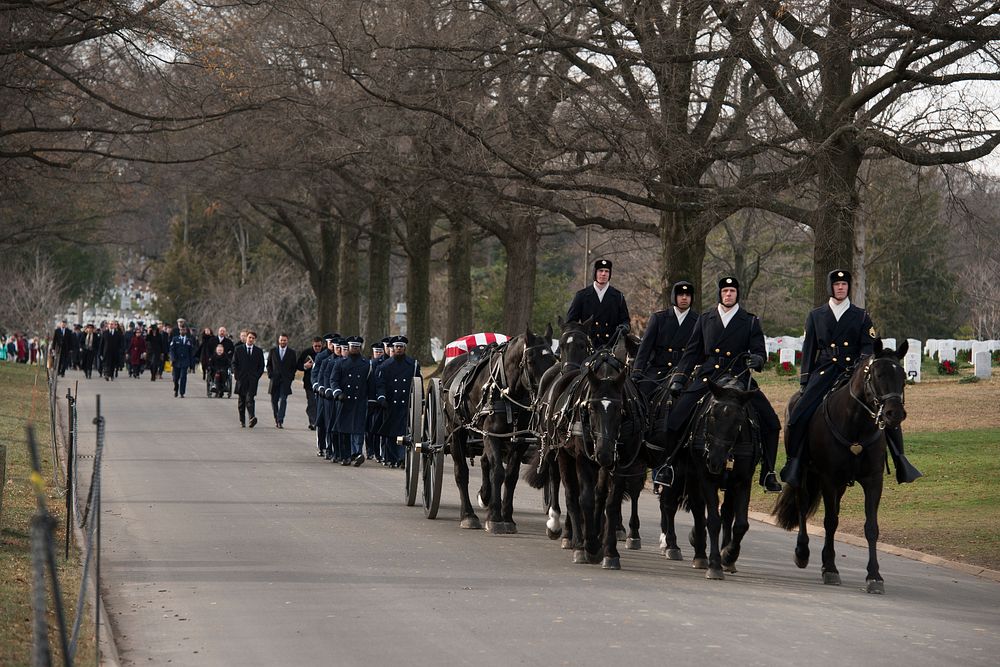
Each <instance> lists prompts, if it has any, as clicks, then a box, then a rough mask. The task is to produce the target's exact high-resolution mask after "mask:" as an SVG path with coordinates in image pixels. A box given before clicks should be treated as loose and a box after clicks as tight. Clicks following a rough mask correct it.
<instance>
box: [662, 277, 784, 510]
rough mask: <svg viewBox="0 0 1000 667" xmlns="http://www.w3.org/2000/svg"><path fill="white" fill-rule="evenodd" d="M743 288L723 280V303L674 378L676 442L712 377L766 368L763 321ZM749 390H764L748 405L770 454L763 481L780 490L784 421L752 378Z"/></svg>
mask: <svg viewBox="0 0 1000 667" xmlns="http://www.w3.org/2000/svg"><path fill="white" fill-rule="evenodd" d="M739 288H740V284H739V282H738V281H737V280H736V278H733V277H728V276H727V277H725V278H722V279H721V280H720V281H719V292H718V295H719V303H718V304H717V306H716V307H715V308H712V309H711V310H707V311H705V312H704V313H702V314H701V317H699V318H698V321H697V322H696V323H695V325H694V330H693V331H692V332H691V339H690V340H689V341H688V344H687V345H686V346H685V350H684V354H683V356H682V357H681V360H680V362H679V363H678V364H677V372H676V373H674V375H673V376H672V377H671V378H670V387H669V389H670V393H671V394H672V395H673V396H675V397H678V398H677V401H676V402H675V404H674V407H673V410H672V411H671V413H670V417H669V418H668V420H667V430H668V432H669V434H670V438H671V440H673V441H674V442H679V441H680V439H681V437H682V435H683V433H684V430H685V428H686V426H687V424H688V422H689V421H690V417H691V415H692V413H693V412H694V410H695V408H696V406H697V405H698V403H699V401H700V400H701V398H702V397H703V396H705V395H706V394H707V393H708V391H709V380H711V381H713V382H719V381H720V380H721V378H722V376H723V375H731V376H732V377H735V378H739V377H741V376H742V375H743V374H745V373H749V372H750V369H753V370H756V371H759V370H761V369H762V368H764V360H765V359H766V358H767V348H766V347H765V345H764V332H763V330H762V329H761V326H760V319H758V318H757V316H756V315H754V314H753V313H751V312H748V311H746V310H743V309H742V308H740V305H739ZM695 366H698V367H699V370H698V373H697V375H695V376H693V377H691V378H690V381H689V380H688V376H689V375H690V374H691V372H692V371H693V370H694V368H695ZM685 387H686V388H685ZM747 388H748V389H757V390H758V391H754V392H753V395H752V396H751V398H750V400H749V401H748V403H749V404H750V405H752V406H753V408H754V409H755V410H756V411H757V417H758V420H759V424H760V435H761V441H762V442H761V444H762V446H763V455H764V456H763V460H762V461H761V469H760V485H761V486H763V487H764V489H765V490H766V491H768V492H769V493H780V492H781V485H780V484H779V483H778V480H777V476H776V475H775V473H774V463H775V457H776V456H777V454H778V433H779V432H780V430H781V423H780V422H779V421H778V415H776V414H775V412H774V408H773V407H771V403H770V402H769V401H768V400H767V397H766V396H764V394H763V392H761V391H759V387H757V383H756V381H754V379H753V378H752V377H750V378H748V380H747Z"/></svg>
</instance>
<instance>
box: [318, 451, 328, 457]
mask: <svg viewBox="0 0 1000 667" xmlns="http://www.w3.org/2000/svg"><path fill="white" fill-rule="evenodd" d="M316 456H319V457H323V456H326V452H324V451H323V450H322V449H321V450H319V451H318V452H316Z"/></svg>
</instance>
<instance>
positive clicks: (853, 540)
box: [750, 511, 1000, 583]
mask: <svg viewBox="0 0 1000 667" xmlns="http://www.w3.org/2000/svg"><path fill="white" fill-rule="evenodd" d="M750 518H751V519H753V520H754V521H759V522H761V523H766V524H768V525H771V526H776V525H777V522H776V521H775V519H774V517H772V516H771V515H770V514H765V513H764V512H753V511H751V512H750ZM806 532H808V533H809V534H810V535H815V536H817V537H823V535H824V533H825V532H826V531H825V530H824V529H823V526H817V525H815V524H812V523H807V524H806ZM836 541H837V542H844V543H845V544H850V545H852V546H856V547H862V548H864V549H867V548H868V540H866V539H865V538H863V537H858V536H857V535H851V534H850V533H837V538H836ZM876 546H877V548H878V550H879V551H881V552H883V553H888V554H892V555H894V556H902V557H903V558H909V559H910V560H915V561H918V562H921V563H927V564H928V565H939V566H941V567H946V568H948V569H951V570H956V571H958V572H962V573H964V574H969V575H972V576H974V577H980V578H982V579H988V580H990V581H995V582H997V583H1000V572H998V571H997V570H990V569H988V568H985V567H980V566H979V565H970V564H968V563H959V562H958V561H953V560H948V559H947V558H942V557H941V556H933V555H931V554H925V553H924V552H922V551H916V550H914V549H907V548H905V547H897V546H896V545H894V544H886V543H885V542H878V543H877V545H876Z"/></svg>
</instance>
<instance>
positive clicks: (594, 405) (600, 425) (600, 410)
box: [581, 350, 628, 468]
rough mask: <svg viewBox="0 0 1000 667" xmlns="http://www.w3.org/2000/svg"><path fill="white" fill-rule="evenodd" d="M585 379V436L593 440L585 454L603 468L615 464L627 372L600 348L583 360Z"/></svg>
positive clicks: (612, 356) (623, 365) (607, 352)
mask: <svg viewBox="0 0 1000 667" xmlns="http://www.w3.org/2000/svg"><path fill="white" fill-rule="evenodd" d="M582 373H583V375H584V378H585V380H586V382H585V383H584V384H585V387H584V390H583V393H582V395H581V396H582V399H583V400H582V403H583V405H582V407H583V412H584V414H585V419H584V422H585V424H586V429H587V432H586V434H585V436H584V437H585V442H586V439H589V440H590V441H591V442H593V443H594V449H593V452H591V451H589V450H588V451H587V455H588V456H589V457H590V458H591V459H593V460H594V461H596V462H597V464H598V465H600V466H601V467H603V468H611V467H613V466H614V465H615V461H616V459H617V456H618V451H617V443H618V434H619V431H620V430H621V425H622V417H623V416H624V401H623V392H624V388H625V382H626V380H628V372H627V371H626V368H625V364H624V363H622V361H621V360H620V359H618V358H617V357H615V355H614V353H613V352H612V351H610V350H601V351H599V352H597V353H595V354H594V355H593V356H591V357H590V358H589V359H587V361H586V362H585V363H584V366H583V371H582Z"/></svg>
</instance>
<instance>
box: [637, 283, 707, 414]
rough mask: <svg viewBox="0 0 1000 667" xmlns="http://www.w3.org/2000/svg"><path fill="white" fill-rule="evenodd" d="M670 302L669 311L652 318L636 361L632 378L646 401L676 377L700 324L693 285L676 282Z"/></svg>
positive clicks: (660, 311) (658, 312) (661, 312)
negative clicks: (690, 339)
mask: <svg viewBox="0 0 1000 667" xmlns="http://www.w3.org/2000/svg"><path fill="white" fill-rule="evenodd" d="M670 303H671V307H670V308H668V309H666V310H659V311H657V312H655V313H653V315H652V317H650V318H649V324H648V325H646V333H644V334H643V336H642V343H640V344H639V352H638V354H637V355H636V359H635V370H634V371H633V373H632V375H633V377H634V378H635V381H636V384H637V385H638V386H639V391H641V392H642V394H643V396H645V397H646V398H647V399H648V398H649V397H650V396H652V395H653V392H655V391H656V388H657V387H658V386H659V385H660V383H661V382H665V381H666V379H667V378H669V377H670V376H671V375H672V374H673V372H674V368H675V367H676V366H677V364H678V363H679V362H680V360H681V356H682V355H683V354H684V348H685V346H686V345H687V342H688V339H689V338H691V332H692V331H694V325H695V322H697V321H698V313H696V312H695V311H694V309H693V308H692V307H691V306H692V305H693V304H694V285H692V284H691V283H689V282H688V281H686V280H679V281H677V282H676V283H674V286H673V287H671V288H670Z"/></svg>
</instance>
